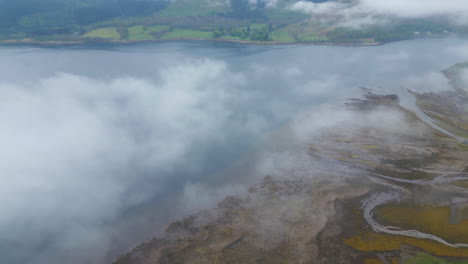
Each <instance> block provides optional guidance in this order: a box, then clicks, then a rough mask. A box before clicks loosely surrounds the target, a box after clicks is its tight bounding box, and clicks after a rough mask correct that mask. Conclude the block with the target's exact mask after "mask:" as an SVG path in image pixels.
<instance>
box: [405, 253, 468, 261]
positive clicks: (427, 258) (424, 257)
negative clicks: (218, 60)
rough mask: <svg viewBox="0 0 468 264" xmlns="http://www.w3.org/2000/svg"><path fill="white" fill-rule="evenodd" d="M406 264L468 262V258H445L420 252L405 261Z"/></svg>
mask: <svg viewBox="0 0 468 264" xmlns="http://www.w3.org/2000/svg"><path fill="white" fill-rule="evenodd" d="M405 264H468V260H444V259H441V258H437V257H434V256H431V255H429V254H426V253H420V254H418V255H417V256H415V257H414V258H411V259H409V260H407V261H405Z"/></svg>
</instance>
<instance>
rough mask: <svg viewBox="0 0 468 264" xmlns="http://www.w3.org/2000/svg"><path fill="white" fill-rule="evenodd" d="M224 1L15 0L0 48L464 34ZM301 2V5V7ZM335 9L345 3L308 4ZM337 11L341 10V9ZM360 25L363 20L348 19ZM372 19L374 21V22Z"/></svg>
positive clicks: (287, 3)
mask: <svg viewBox="0 0 468 264" xmlns="http://www.w3.org/2000/svg"><path fill="white" fill-rule="evenodd" d="M251 2H252V1H248V0H238V1H224V0H177V1H169V0H69V1H63V0H44V1H40V2H39V1H35V0H18V1H10V0H3V1H0V41H2V42H5V43H18V42H25V43H56V44H60V43H67V42H70V43H76V42H96V41H98V42H137V41H156V40H175V39H203V40H218V41H236V42H244V43H256V44H288V43H312V44H353V45H375V44H381V43H386V42H391V41H397V40H403V39H411V38H416V37H439V36H447V35H451V34H464V32H465V31H466V29H465V27H464V26H461V25H456V24H451V23H449V21H447V19H445V18H440V17H433V18H406V19H401V18H398V19H396V18H385V21H387V22H388V23H385V24H381V23H375V24H373V23H371V24H366V25H365V26H350V25H348V24H350V23H354V22H353V21H348V20H347V21H346V23H344V22H343V17H342V16H343V15H342V14H339V13H338V12H337V11H336V10H328V11H327V10H325V11H321V12H320V13H310V12H309V13H308V12H305V11H304V10H303V9H302V8H301V6H300V5H297V3H298V1H294V0H282V1H274V2H275V3H276V4H275V5H272V4H271V2H270V1H266V0H263V1H256V4H252V3H251ZM301 2H306V1H301ZM307 2H308V3H312V2H317V3H312V4H315V5H317V8H320V6H319V5H321V4H326V3H323V2H327V3H333V4H334V5H335V8H341V6H339V5H342V6H344V7H347V6H350V5H351V4H349V3H348V2H349V1H346V0H341V1H340V0H337V1H332V0H329V1H323V0H319V1H307ZM338 4H339V5H338ZM353 19H356V20H357V21H361V20H363V19H367V15H364V14H362V15H358V16H357V17H353ZM373 19H376V18H373Z"/></svg>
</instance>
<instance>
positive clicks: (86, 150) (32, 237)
mask: <svg viewBox="0 0 468 264" xmlns="http://www.w3.org/2000/svg"><path fill="white" fill-rule="evenodd" d="M161 76H162V80H161V82H159V83H152V82H149V81H145V80H140V79H134V78H120V79H115V80H111V81H99V80H94V79H89V78H87V77H82V76H76V75H70V74H58V75H57V76H56V77H52V78H48V79H44V80H41V81H40V82H39V83H38V84H36V85H34V86H31V87H23V86H18V85H15V84H8V83H2V84H0V90H1V91H2V99H1V101H2V103H1V106H0V109H1V110H0V124H1V125H0V127H1V129H0V131H1V132H0V144H1V145H2V146H3V147H2V149H1V150H0V160H1V162H0V171H2V181H3V182H4V184H2V185H1V187H0V197H1V200H2V201H7V202H1V203H0V210H1V211H2V216H1V217H0V236H1V237H2V240H1V241H2V242H1V243H0V244H1V246H0V248H1V250H0V252H1V253H2V255H5V254H6V253H7V252H8V255H10V256H11V255H13V256H15V255H16V256H17V257H18V259H17V260H16V261H18V260H21V262H22V263H54V262H55V260H54V257H62V258H63V257H65V256H60V254H62V253H64V252H65V254H66V255H67V256H68V257H72V259H73V260H74V262H75V263H84V262H88V261H89V259H92V260H94V259H93V258H95V257H96V256H95V255H94V254H98V255H99V254H102V252H93V251H94V248H96V249H97V250H102V244H106V243H109V241H106V237H105V236H102V235H101V232H102V229H105V226H106V223H108V222H112V221H114V220H115V218H116V217H119V214H120V212H122V211H124V210H125V208H129V207H131V206H132V205H135V204H138V203H141V202H143V201H145V200H146V199H148V197H152V196H153V195H155V193H158V192H159V191H160V188H164V186H165V181H166V180H167V179H164V178H162V177H161V175H164V173H166V172H170V171H172V170H173V169H174V168H175V166H181V165H183V166H186V167H190V166H191V165H190V164H191V163H192V161H191V160H188V159H187V155H188V153H189V152H190V151H193V148H192V146H193V145H194V144H195V143H196V142H200V141H204V140H208V139H209V140H210V141H216V140H222V137H223V134H222V133H219V131H220V130H222V127H223V126H224V125H225V122H227V120H228V118H229V115H230V112H229V109H227V107H226V105H227V103H228V102H229V101H233V96H234V95H233V91H231V90H230V89H231V88H234V87H235V86H236V85H238V84H239V83H242V82H243V81H244V80H243V79H242V78H241V77H240V76H237V75H235V74H232V73H230V72H229V71H228V69H227V67H226V65H225V64H223V63H220V62H213V61H202V62H198V63H196V64H194V65H181V66H177V67H173V68H170V69H167V70H165V71H164V72H162V73H161ZM217 87H223V88H222V89H217ZM198 151H200V152H202V149H200V148H198ZM201 154H202V153H200V155H201ZM144 182H147V183H148V184H149V185H147V186H145V185H144ZM56 235H58V236H59V237H56ZM90 238H93V239H90ZM83 240H85V241H87V242H86V243H82V242H83ZM99 244H101V245H99ZM98 245H99V246H98ZM41 248H42V249H47V250H45V251H44V250H42V251H41V250H39V249H41ZM72 249H73V250H72ZM28 250H32V252H27V251H28ZM35 250H38V251H37V252H36V251H35ZM12 252H13V254H12ZM53 252H55V253H54V255H47V254H52V253H53ZM71 252H87V254H86V256H85V255H83V254H82V253H79V254H78V253H77V255H75V256H71V255H69V254H73V253H71ZM41 254H46V255H41ZM55 254H56V255H55ZM78 255H79V257H78ZM16 256H15V257H16ZM22 257H25V258H24V259H23V258H22ZM81 257H84V258H85V259H80V258H81ZM87 258H89V259H88V260H87ZM5 261H7V262H9V263H13V262H10V261H13V260H10V261H8V260H5Z"/></svg>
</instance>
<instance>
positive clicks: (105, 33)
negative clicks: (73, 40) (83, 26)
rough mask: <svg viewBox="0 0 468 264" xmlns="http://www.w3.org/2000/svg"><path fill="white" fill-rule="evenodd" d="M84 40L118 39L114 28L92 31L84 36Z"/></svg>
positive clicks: (118, 36) (117, 33)
mask: <svg viewBox="0 0 468 264" xmlns="http://www.w3.org/2000/svg"><path fill="white" fill-rule="evenodd" d="M84 37H85V38H100V39H120V34H119V32H117V29H116V28H115V27H105V28H98V29H95V30H92V31H90V32H88V33H86V34H85V35H84Z"/></svg>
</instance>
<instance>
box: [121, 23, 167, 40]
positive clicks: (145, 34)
mask: <svg viewBox="0 0 468 264" xmlns="http://www.w3.org/2000/svg"><path fill="white" fill-rule="evenodd" d="M167 30H169V27H168V26H149V27H146V26H142V25H139V26H133V27H129V28H128V39H129V40H151V39H155V38H156V37H157V34H155V33H164V31H167Z"/></svg>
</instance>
